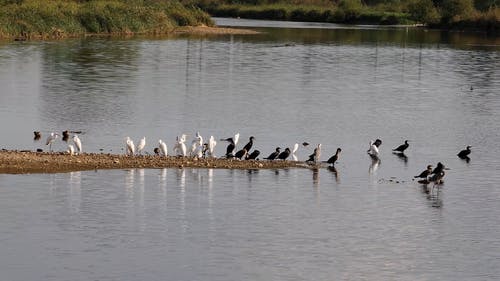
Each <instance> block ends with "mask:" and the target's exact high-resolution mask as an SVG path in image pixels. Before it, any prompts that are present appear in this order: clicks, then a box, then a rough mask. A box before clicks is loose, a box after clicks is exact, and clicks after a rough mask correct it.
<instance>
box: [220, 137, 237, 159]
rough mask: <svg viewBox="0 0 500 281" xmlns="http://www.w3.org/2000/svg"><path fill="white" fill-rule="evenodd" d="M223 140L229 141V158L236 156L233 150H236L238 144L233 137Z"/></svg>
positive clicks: (227, 151)
mask: <svg viewBox="0 0 500 281" xmlns="http://www.w3.org/2000/svg"><path fill="white" fill-rule="evenodd" d="M221 141H227V142H229V145H228V146H227V148H226V157H227V158H232V157H234V155H233V152H234V149H235V148H236V145H235V144H234V140H233V138H227V139H221Z"/></svg>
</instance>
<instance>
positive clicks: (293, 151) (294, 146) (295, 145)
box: [292, 143, 299, 161]
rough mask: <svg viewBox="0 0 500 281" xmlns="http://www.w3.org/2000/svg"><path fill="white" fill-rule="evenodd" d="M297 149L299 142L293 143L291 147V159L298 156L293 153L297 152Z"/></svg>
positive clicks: (296, 159)
mask: <svg viewBox="0 0 500 281" xmlns="http://www.w3.org/2000/svg"><path fill="white" fill-rule="evenodd" d="M297 149H299V144H298V143H296V144H294V145H293V149H292V159H293V161H298V160H299V158H297V155H295V152H297Z"/></svg>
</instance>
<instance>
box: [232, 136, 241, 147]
mask: <svg viewBox="0 0 500 281" xmlns="http://www.w3.org/2000/svg"><path fill="white" fill-rule="evenodd" d="M239 140H240V133H237V134H236V135H234V139H233V141H234V146H236V145H237V144H238V141H239Z"/></svg>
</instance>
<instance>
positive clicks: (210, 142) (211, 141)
mask: <svg viewBox="0 0 500 281" xmlns="http://www.w3.org/2000/svg"><path fill="white" fill-rule="evenodd" d="M216 145H217V141H215V138H214V136H210V139H208V152H209V153H210V157H215V146H216Z"/></svg>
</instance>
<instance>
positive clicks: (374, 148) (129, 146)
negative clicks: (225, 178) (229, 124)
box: [33, 130, 471, 185]
mask: <svg viewBox="0 0 500 281" xmlns="http://www.w3.org/2000/svg"><path fill="white" fill-rule="evenodd" d="M70 133H72V134H73V137H72V138H71V140H72V142H73V143H72V144H69V140H70ZM81 133H82V132H81V131H68V130H66V131H63V132H62V140H63V141H64V142H66V143H68V149H67V151H66V152H67V153H68V154H70V155H75V154H81V153H82V151H83V150H82V141H81V140H80V138H79V137H78V135H79V134H81ZM59 136H60V135H59V134H58V133H55V132H51V133H50V134H49V136H48V137H47V139H46V142H45V144H46V145H48V146H49V150H50V151H51V152H52V143H54V141H55V140H56V139H57V138H58V137H59ZM187 137H188V135H187V134H182V135H180V136H177V137H176V139H175V143H174V145H173V149H172V152H173V155H172V156H177V157H196V158H217V157H216V155H215V147H216V145H217V141H216V140H215V137H214V136H210V138H209V139H208V141H207V142H204V141H203V137H202V136H201V134H200V133H199V132H196V135H195V137H194V138H193V140H192V141H191V146H190V147H189V149H188V147H187V146H186V141H187ZM41 138H42V134H41V132H39V131H35V132H34V138H33V139H34V141H39V140H40V139H41ZM239 139H240V134H239V133H237V134H235V135H234V136H233V137H229V138H222V139H220V141H224V142H227V143H228V145H227V147H226V151H225V154H224V156H222V157H221V158H226V159H237V160H260V159H259V158H258V157H259V155H260V151H259V150H257V149H254V150H253V151H252V148H253V145H254V141H255V137H254V136H250V137H249V139H248V142H247V143H246V144H245V145H244V146H243V148H241V149H240V150H237V149H236V147H237V144H238V142H239ZM381 144H382V140H380V139H376V140H374V141H370V142H369V147H368V150H367V153H368V155H369V156H370V157H371V158H372V159H373V160H374V161H379V156H380V151H379V147H380V145H381ZM302 146H304V147H307V146H309V143H308V142H303V143H302ZM409 146H410V144H409V140H405V141H404V143H403V144H401V145H399V146H398V147H396V148H394V149H393V150H392V151H393V153H394V154H397V155H398V156H400V157H402V158H406V155H405V154H404V152H405V150H406V149H408V147H409ZM145 147H146V137H143V138H141V139H140V140H139V142H138V144H137V146H136V145H135V143H134V141H133V140H132V139H131V138H130V137H126V138H125V149H124V150H125V154H126V155H129V156H134V155H143V153H145V150H144V149H145ZM298 149H299V144H298V143H295V145H294V146H293V148H292V149H290V148H289V147H286V148H285V149H284V150H283V151H282V150H281V147H279V146H278V147H276V149H275V150H274V151H273V152H271V153H270V154H269V155H268V156H267V157H263V159H264V160H267V161H276V160H278V161H279V160H282V161H285V160H287V159H289V158H290V157H291V159H292V161H299V160H298V158H297V156H296V155H295V153H296V152H297V150H298ZM38 151H39V152H41V151H43V150H41V149H39V150H38ZM153 152H154V154H155V155H157V156H164V157H167V156H169V152H168V146H167V144H166V143H165V142H164V141H162V140H161V139H160V140H158V146H156V147H155V148H154V150H153ZM341 152H342V149H341V148H340V147H339V148H337V150H336V151H335V154H334V155H332V156H331V157H330V158H328V160H327V161H320V157H321V144H318V145H317V146H316V147H315V148H314V150H313V153H312V154H310V155H309V157H308V159H307V160H305V161H304V162H305V163H306V164H319V163H327V164H330V165H331V166H334V165H335V163H336V162H337V161H338V160H339V158H340V153H341ZM470 153H471V146H470V145H469V146H467V147H466V148H465V149H464V150H462V151H460V152H459V153H458V154H457V156H458V157H459V158H460V159H463V160H466V161H467V162H468V161H469V160H470V158H469V155H470ZM145 154H147V152H146V153H145ZM445 170H447V168H445V166H444V165H443V164H442V163H441V162H438V163H437V165H436V167H433V166H432V165H428V166H427V168H426V169H425V170H424V171H422V172H421V173H420V174H419V175H417V176H415V177H414V178H415V179H418V182H419V183H421V184H424V185H427V184H430V183H432V184H434V185H440V184H442V183H443V178H444V176H445Z"/></svg>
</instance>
